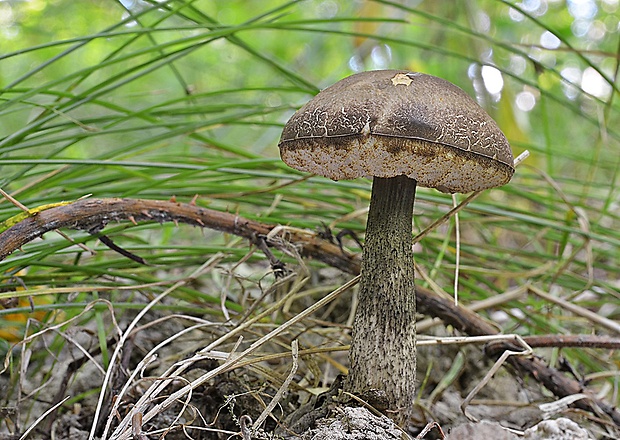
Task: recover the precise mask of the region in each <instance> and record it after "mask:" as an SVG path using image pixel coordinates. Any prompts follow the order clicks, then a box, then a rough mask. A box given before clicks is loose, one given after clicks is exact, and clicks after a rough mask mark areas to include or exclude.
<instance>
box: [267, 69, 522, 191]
mask: <svg viewBox="0 0 620 440" xmlns="http://www.w3.org/2000/svg"><path fill="white" fill-rule="evenodd" d="M279 147H280V155H281V157H282V160H283V161H284V162H285V163H286V164H287V165H289V166H290V167H292V168H295V169H298V170H301V171H306V172H309V173H313V174H319V175H322V176H325V177H329V178H331V179H334V180H341V179H355V178H357V177H367V176H376V177H395V176H399V175H403V174H404V175H407V176H409V177H411V178H412V179H415V180H416V181H417V183H418V185H420V186H425V187H430V188H437V189H439V190H440V191H443V192H451V193H453V192H462V193H464V192H470V191H476V190H482V189H486V188H492V187H496V186H501V185H504V184H505V183H507V182H508V181H509V180H510V178H511V177H512V175H513V173H514V159H513V156H512V151H511V150H510V145H509V144H508V141H507V140H506V137H505V136H504V134H503V133H502V132H501V130H500V129H499V127H498V126H497V124H496V123H495V121H493V119H491V117H490V116H489V115H488V114H487V113H486V112H485V111H484V110H483V109H482V108H481V107H480V106H479V105H478V104H477V103H476V102H475V101H474V100H473V99H472V98H471V97H470V96H469V95H467V94H466V93H465V92H464V91H463V90H461V89H460V88H458V87H457V86H455V85H454V84H452V83H450V82H448V81H446V80H443V79H441V78H437V77H435V76H431V75H425V74H422V73H412V72H407V71H400V70H376V71H370V72H362V73H358V74H355V75H352V76H349V77H347V78H344V79H343V80H341V81H339V82H337V83H336V84H334V85H332V86H330V87H328V88H326V89H325V90H323V91H321V92H320V93H319V94H318V95H316V96H315V97H314V98H313V99H312V100H311V101H310V102H308V103H307V104H306V105H304V106H303V107H302V108H301V109H299V110H298V111H297V112H296V113H295V114H294V115H293V116H292V117H291V119H290V120H289V121H288V122H287V124H286V126H285V127H284V131H283V132H282V137H281V139H280V143H279Z"/></svg>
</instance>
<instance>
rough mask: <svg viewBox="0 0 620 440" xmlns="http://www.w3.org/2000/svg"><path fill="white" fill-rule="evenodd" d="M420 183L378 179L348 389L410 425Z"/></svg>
mask: <svg viewBox="0 0 620 440" xmlns="http://www.w3.org/2000/svg"><path fill="white" fill-rule="evenodd" d="M415 189H416V181H415V180H413V179H410V178H408V177H406V176H399V177H393V178H377V177H375V179H374V181H373V187H372V196H371V201H370V211H369V213H368V223H367V226H366V242H365V245H364V254H363V255H364V258H363V261H362V271H361V275H362V276H361V280H360V287H359V304H358V307H357V312H356V316H355V323H354V326H353V340H352V342H351V351H350V354H349V360H350V364H351V367H350V371H349V376H348V378H347V384H346V389H347V391H349V392H352V393H354V394H357V395H361V396H362V397H364V396H366V397H367V396H369V395H375V396H376V397H377V398H378V400H379V401H383V403H384V404H385V405H386V408H384V409H385V410H386V413H387V414H388V415H390V416H391V417H392V418H393V419H394V420H395V421H397V422H398V423H401V424H402V423H404V422H405V421H406V418H407V417H408V415H410V413H411V410H412V408H413V403H414V396H415V378H416V372H415V370H416V334H415V313H416V300H415V290H414V269H413V250H412V245H413V239H412V234H411V232H412V219H413V202H414V199H415Z"/></svg>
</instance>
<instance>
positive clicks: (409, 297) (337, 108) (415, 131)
mask: <svg viewBox="0 0 620 440" xmlns="http://www.w3.org/2000/svg"><path fill="white" fill-rule="evenodd" d="M279 148H280V155H281V157H282V160H283V161H284V162H285V163H286V164H287V165H289V166H290V167H292V168H295V169H297V170H301V171H306V172H309V173H313V174H318V175H321V176H325V177H328V178H330V179H334V180H341V179H355V178H358V177H370V176H372V178H373V182H372V193H371V199H370V209H369V212H368V221H367V227H366V237H365V244H364V249H363V260H362V269H361V279H360V285H359V304H358V307H357V311H356V315H355V320H354V326H353V337H352V341H351V349H350V352H349V361H350V369H349V374H348V377H347V380H346V383H345V390H346V391H348V392H351V393H354V394H357V395H362V396H364V398H368V397H369V396H378V397H379V400H380V402H379V403H381V404H382V406H383V410H384V412H386V413H388V414H389V415H390V416H391V417H392V418H393V419H394V420H395V421H397V422H398V423H400V424H403V423H404V422H405V421H406V419H407V417H408V416H409V415H410V414H411V411H412V409H413V403H414V398H415V380H416V373H415V370H416V333H415V314H416V303H415V290H414V266H413V249H412V246H413V239H412V220H413V203H414V199H415V190H416V186H417V185H418V186H424V187H430V188H437V189H438V190H440V191H442V192H447V193H455V192H460V193H465V192H471V191H478V190H483V189H487V188H492V187H497V186H500V185H504V184H505V183H507V182H508V181H509V180H510V178H511V177H512V175H513V173H514V160H513V156H512V152H511V149H510V145H509V144H508V141H507V140H506V137H505V136H504V134H503V133H502V132H501V130H500V129H499V128H498V126H497V124H496V123H495V122H494V121H493V120H492V119H491V117H490V116H489V115H488V114H487V113H486V112H485V111H484V110H483V109H482V108H481V107H480V106H479V105H478V104H477V103H476V102H475V101H474V100H473V99H472V98H471V97H469V95H467V94H466V93H465V92H464V91H463V90H461V89H460V88H458V87H457V86H455V85H454V84H452V83H450V82H448V81H445V80H443V79H441V78H437V77H434V76H431V75H425V74H422V73H412V72H408V71H400V70H377V71H370V72H362V73H358V74H355V75H352V76H349V77H347V78H344V79H343V80H341V81H339V82H337V83H336V84H334V85H332V86H330V87H328V88H326V89H325V90H323V91H321V92H320V93H319V94H318V95H316V97H314V98H313V99H312V100H311V101H310V102H308V103H307V104H305V105H304V106H303V107H302V108H301V109H299V110H298V111H297V112H296V113H295V114H294V115H293V116H292V117H291V119H290V120H289V121H288V122H287V124H286V126H285V127H284V130H283V132H282V137H281V139H280V142H279ZM375 403H377V402H375Z"/></svg>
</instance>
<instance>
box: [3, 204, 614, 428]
mask: <svg viewBox="0 0 620 440" xmlns="http://www.w3.org/2000/svg"><path fill="white" fill-rule="evenodd" d="M126 220H129V221H132V222H133V223H136V222H139V221H156V222H160V223H163V222H175V223H186V224H190V225H194V226H200V227H207V228H211V229H215V230H218V231H222V232H226V233H229V234H233V235H237V236H240V237H244V238H247V239H248V240H250V242H252V243H254V244H257V243H258V240H259V238H260V240H263V241H264V242H266V243H267V244H268V245H269V246H272V247H275V248H280V249H282V250H284V251H286V247H287V242H288V243H293V244H295V245H297V246H299V247H300V248H301V251H300V254H301V255H302V256H304V257H309V258H314V259H317V260H319V261H322V262H324V263H326V264H328V265H330V266H333V267H336V268H338V269H340V270H342V271H344V272H347V273H350V274H353V275H357V274H359V271H360V260H359V258H357V257H356V256H353V255H349V254H345V253H344V252H343V251H342V250H341V249H340V248H339V247H338V246H337V245H335V244H333V243H331V242H330V241H328V240H326V239H323V238H321V237H320V236H319V234H315V233H309V232H308V231H304V230H297V229H293V228H290V229H289V228H282V227H280V226H278V228H280V230H281V231H283V232H285V233H286V241H284V240H281V239H277V234H273V233H272V234H270V232H272V230H274V229H275V228H276V225H269V224H265V223H260V222H257V221H254V220H250V219H246V218H243V217H240V216H238V215H235V214H230V213H224V212H219V211H214V210H211V209H207V208H201V207H198V206H196V205H194V204H187V203H179V202H176V201H158V200H143V199H83V200H78V201H76V202H73V203H70V204H67V205H62V206H55V207H52V208H49V209H44V210H41V211H38V212H36V213H35V214H33V215H31V216H29V217H27V218H25V219H23V220H21V221H19V222H18V223H16V224H14V225H13V226H11V227H9V228H8V229H6V230H5V231H4V232H2V233H0V261H1V260H3V259H5V258H6V257H7V256H8V255H10V254H11V253H13V252H14V251H15V250H17V249H19V248H20V247H21V246H23V245H25V244H26V243H28V242H30V241H32V240H34V239H35V238H38V237H41V236H42V235H43V234H45V233H46V232H49V231H52V230H55V229H59V228H70V229H80V230H86V231H88V232H91V233H93V232H99V231H100V230H102V229H103V228H104V227H105V226H106V225H107V224H108V223H110V222H119V221H126ZM416 292H417V304H418V310H419V311H420V312H421V313H424V314H426V315H428V316H435V317H438V318H440V319H441V320H442V321H444V323H446V324H449V325H451V326H452V327H454V328H455V329H457V330H458V331H460V332H462V333H464V334H468V335H470V336H482V335H495V334H498V333H499V332H498V330H497V329H496V328H495V327H494V326H492V325H491V324H490V323H488V322H487V321H485V320H484V319H483V318H481V317H480V316H479V315H477V314H476V313H474V312H472V311H471V310H469V309H467V308H464V307H462V306H456V305H454V303H453V301H452V300H451V299H446V298H441V297H439V296H438V295H436V294H435V293H434V292H433V291H431V290H429V289H425V288H423V287H417V288H416ZM493 348H494V349H493V350H487V355H489V356H490V357H496V356H497V353H498V351H497V350H498V349H499V348H500V347H498V346H497V345H495V346H494V347H493ZM501 348H502V350H503V349H510V348H513V347H509V346H504V347H501ZM509 363H510V364H511V365H512V366H513V367H514V368H515V370H517V371H519V372H521V373H527V374H528V375H530V376H531V377H533V378H534V379H536V380H537V381H539V382H541V383H542V384H543V385H544V386H545V387H546V388H547V389H549V391H551V392H552V393H553V394H555V395H556V396H558V397H560V398H562V397H566V396H569V395H573V394H577V393H583V394H586V395H588V396H589V399H588V400H585V399H583V400H580V401H577V402H575V406H578V407H580V408H582V409H585V410H587V411H590V412H592V413H594V414H597V415H598V414H599V413H600V410H602V411H603V412H604V413H605V414H607V416H609V417H610V418H611V419H612V420H613V422H614V423H615V424H616V425H617V426H620V413H619V412H618V411H617V410H616V409H615V408H614V407H613V406H611V405H609V404H607V403H605V402H603V401H602V400H600V399H598V398H597V397H596V396H595V394H594V393H593V392H591V391H589V390H587V389H586V388H585V387H584V386H583V385H582V384H581V383H579V382H578V381H576V380H574V379H572V378H569V377H567V376H565V375H564V374H562V373H561V372H559V371H558V370H556V369H554V368H550V367H548V366H547V365H546V364H545V363H544V362H543V361H542V360H541V359H539V358H537V357H534V356H533V357H529V358H521V357H511V358H510V360H509Z"/></svg>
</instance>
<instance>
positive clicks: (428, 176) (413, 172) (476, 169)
mask: <svg viewBox="0 0 620 440" xmlns="http://www.w3.org/2000/svg"><path fill="white" fill-rule="evenodd" d="M395 142H398V143H399V145H398V147H397V148H395V145H394V143H395ZM280 154H281V156H282V160H283V161H284V162H285V163H286V164H287V165H289V166H290V167H292V168H295V169H298V170H300V171H305V172H308V173H313V174H318V175H321V176H325V177H328V178H330V179H333V180H345V179H346V180H348V179H355V178H358V177H395V176H400V175H406V176H408V177H410V178H412V179H415V180H416V181H417V184H418V186H424V187H429V188H437V189H438V190H440V191H442V192H448V193H455V192H458V193H467V192H471V191H478V190H483V189H487V188H493V187H496V186H501V185H503V184H505V183H506V182H507V181H508V180H510V177H511V176H512V168H511V167H509V166H507V165H505V164H503V163H500V162H498V161H496V160H494V159H492V158H487V157H483V156H480V155H476V154H473V153H470V152H463V151H462V150H458V149H456V148H451V147H447V146H445V145H441V144H435V143H431V142H426V141H422V140H417V139H401V140H396V139H395V138H391V137H385V136H376V135H367V136H365V135H359V136H346V137H343V138H340V139H339V140H338V142H335V145H334V144H328V145H324V144H322V142H317V141H316V140H313V139H304V140H298V141H297V142H296V143H295V145H294V146H291V145H287V144H286V143H283V145H281V151H280Z"/></svg>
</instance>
